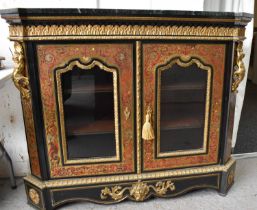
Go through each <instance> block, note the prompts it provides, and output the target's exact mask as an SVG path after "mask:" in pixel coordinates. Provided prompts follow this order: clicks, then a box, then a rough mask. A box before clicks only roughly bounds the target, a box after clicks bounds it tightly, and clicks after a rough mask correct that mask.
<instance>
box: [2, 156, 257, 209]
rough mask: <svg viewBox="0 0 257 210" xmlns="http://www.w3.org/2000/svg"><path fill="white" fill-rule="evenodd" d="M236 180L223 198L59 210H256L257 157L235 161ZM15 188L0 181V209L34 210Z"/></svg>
mask: <svg viewBox="0 0 257 210" xmlns="http://www.w3.org/2000/svg"><path fill="white" fill-rule="evenodd" d="M235 179H236V181H235V184H234V186H233V187H232V188H231V190H230V192H229V193H228V195H227V196H226V197H223V196H220V195H219V194H218V193H217V192H216V191H215V190H200V191H195V192H191V193H188V194H186V195H184V196H181V197H177V198H173V199H151V200H149V201H147V202H144V203H135V202H130V201H127V202H123V203H120V204H117V205H108V206H104V205H97V204H92V203H86V202H82V203H73V204H70V205H65V206H63V207H61V208H58V209H60V210H85V209H87V210H141V209H142V210H150V209H154V210H166V209H167V210H173V209H174V210H192V209H198V210H256V209H257V184H256V180H257V158H251V159H240V160H238V161H237V167H236V178H235ZM17 183H18V188H17V189H16V190H11V189H10V187H9V180H5V179H2V180H0V210H33V209H34V208H32V207H30V206H29V205H27V202H26V196H25V191H24V185H23V181H22V179H18V180H17Z"/></svg>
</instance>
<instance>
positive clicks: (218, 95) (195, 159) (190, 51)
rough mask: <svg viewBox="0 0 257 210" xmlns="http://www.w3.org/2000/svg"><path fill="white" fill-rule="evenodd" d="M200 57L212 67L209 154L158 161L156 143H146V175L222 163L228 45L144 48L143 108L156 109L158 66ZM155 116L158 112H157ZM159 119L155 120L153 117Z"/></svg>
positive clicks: (144, 161)
mask: <svg viewBox="0 0 257 210" xmlns="http://www.w3.org/2000/svg"><path fill="white" fill-rule="evenodd" d="M182 55H185V56H191V57H198V58H200V59H201V61H203V62H204V63H205V64H207V65H210V66H212V68H213V77H212V80H213V81H215V82H213V83H212V95H211V105H210V109H211V110H210V111H211V113H210V120H209V123H210V129H209V139H208V142H209V143H208V153H207V154H202V155H187V156H179V157H165V158H159V159H156V158H155V143H156V141H155V140H154V141H144V142H143V150H144V151H143V154H144V155H143V168H144V171H151V170H158V169H172V168H179V167H187V166H197V165H205V164H214V163H217V161H218V149H219V135H220V121H221V111H222V110H221V107H222V93H223V80H224V63H225V45H223V44H157V43H156V44H144V45H143V75H144V85H143V92H144V98H143V107H144V110H146V106H147V105H151V107H153V109H155V100H156V95H155V89H154V87H155V82H156V78H155V70H156V67H157V66H158V65H161V64H165V63H167V62H168V61H169V60H170V59H171V58H172V57H175V56H182ZM154 113H155V110H154ZM153 119H155V117H153Z"/></svg>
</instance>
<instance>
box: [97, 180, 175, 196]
mask: <svg viewBox="0 0 257 210" xmlns="http://www.w3.org/2000/svg"><path fill="white" fill-rule="evenodd" d="M151 189H152V190H153V192H151V191H150V190H151ZM175 189H176V188H175V185H174V183H173V182H171V181H170V180H168V181H159V182H157V183H156V184H155V185H151V184H150V185H148V184H147V183H145V182H142V181H138V182H136V183H134V184H132V186H131V187H124V188H122V187H121V186H118V185H117V186H114V187H111V188H109V187H105V188H104V189H103V190H102V191H101V195H100V196H101V199H103V200H104V199H107V198H108V196H109V197H111V198H112V199H113V200H115V201H117V200H123V199H125V198H126V197H128V196H130V197H131V198H132V199H133V200H135V201H144V200H145V199H146V198H147V197H149V196H150V195H151V194H155V195H157V196H163V195H165V194H166V193H167V192H168V190H170V191H174V190H175ZM127 192H128V193H127Z"/></svg>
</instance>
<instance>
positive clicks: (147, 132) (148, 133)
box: [142, 106, 154, 140]
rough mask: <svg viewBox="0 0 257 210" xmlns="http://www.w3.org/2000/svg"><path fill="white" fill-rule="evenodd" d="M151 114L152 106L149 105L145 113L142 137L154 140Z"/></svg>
mask: <svg viewBox="0 0 257 210" xmlns="http://www.w3.org/2000/svg"><path fill="white" fill-rule="evenodd" d="M151 115H152V110H151V108H150V106H148V107H147V111H146V115H145V123H144V125H143V129H142V139H144V140H152V139H154V131H153V127H152V125H151Z"/></svg>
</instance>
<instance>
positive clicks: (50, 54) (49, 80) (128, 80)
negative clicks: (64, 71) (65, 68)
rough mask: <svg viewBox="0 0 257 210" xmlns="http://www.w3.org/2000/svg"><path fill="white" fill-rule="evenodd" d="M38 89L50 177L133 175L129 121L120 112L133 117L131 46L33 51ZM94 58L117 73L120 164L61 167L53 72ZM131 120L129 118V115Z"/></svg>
mask: <svg viewBox="0 0 257 210" xmlns="http://www.w3.org/2000/svg"><path fill="white" fill-rule="evenodd" d="M37 53H38V67H39V78H40V88H41V94H42V105H43V112H44V125H45V130H46V142H47V151H48V156H49V157H48V159H49V166H50V174H51V177H56V178H57V177H59V178H61V177H75V176H84V175H101V174H117V173H131V172H134V170H135V168H134V165H135V164H134V143H133V132H134V131H133V117H130V118H129V119H128V120H125V116H124V114H122V113H124V110H125V107H128V110H130V112H131V113H133V60H132V59H133V45H132V44H69V45H39V46H38V47H37ZM80 57H91V58H97V59H99V60H101V61H103V62H104V63H107V64H108V65H110V66H115V67H117V69H118V73H119V83H120V84H119V87H120V88H119V91H120V96H119V97H120V113H121V116H120V119H121V122H120V124H121V127H122V129H121V134H120V138H122V141H121V142H122V144H121V159H122V161H121V162H116V163H115V162H113V163H92V164H81V165H63V164H62V161H61V149H60V146H61V144H60V139H59V132H58V119H57V114H56V113H57V108H56V106H57V104H56V102H55V92H54V91H55V87H54V79H53V70H54V69H55V68H56V67H57V66H60V65H61V64H63V63H65V62H68V61H70V60H72V59H74V58H80ZM131 116H132V114H131Z"/></svg>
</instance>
